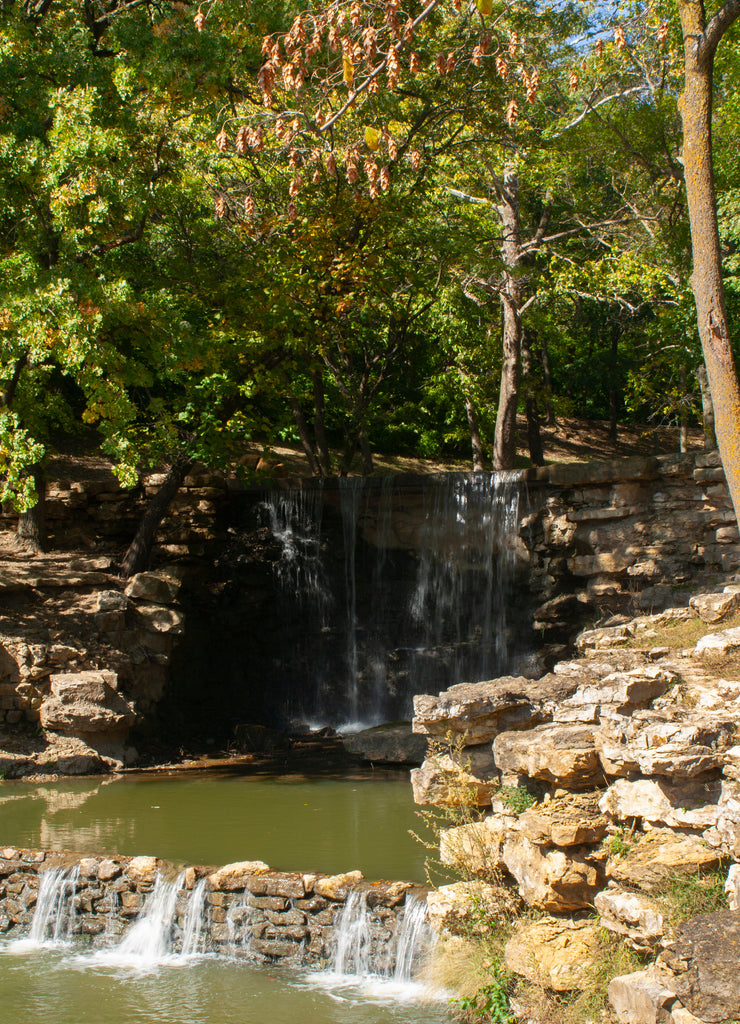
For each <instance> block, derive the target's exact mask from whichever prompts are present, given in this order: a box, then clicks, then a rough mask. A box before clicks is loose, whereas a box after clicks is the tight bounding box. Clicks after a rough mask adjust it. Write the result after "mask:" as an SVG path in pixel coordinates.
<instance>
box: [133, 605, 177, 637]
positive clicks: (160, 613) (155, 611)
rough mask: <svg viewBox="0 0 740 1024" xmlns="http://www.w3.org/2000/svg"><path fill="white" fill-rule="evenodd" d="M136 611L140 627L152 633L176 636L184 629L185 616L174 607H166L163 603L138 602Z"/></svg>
mask: <svg viewBox="0 0 740 1024" xmlns="http://www.w3.org/2000/svg"><path fill="white" fill-rule="evenodd" d="M136 611H137V615H138V618H139V625H140V626H141V628H143V629H147V630H149V631H151V632H152V633H167V634H171V635H174V636H177V635H178V634H180V633H182V631H183V629H184V624H185V616H184V615H183V614H182V612H178V611H176V610H175V609H174V608H168V607H167V606H166V605H163V604H139V605H137V606H136Z"/></svg>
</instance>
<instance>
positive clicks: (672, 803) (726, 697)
mask: <svg viewBox="0 0 740 1024" xmlns="http://www.w3.org/2000/svg"><path fill="white" fill-rule="evenodd" d="M738 590H740V588H738V586H737V583H735V582H732V583H730V584H728V586H727V587H725V588H724V590H723V592H721V593H716V594H706V595H702V596H701V597H698V598H696V599H694V600H692V607H691V608H690V609H684V608H680V609H667V610H666V611H664V612H662V613H660V614H657V615H652V616H642V617H640V618H637V619H634V620H630V621H624V622H622V623H620V624H619V625H618V626H615V627H611V628H604V629H597V630H591V631H588V632H586V633H584V634H582V635H581V636H580V638H579V640H578V644H577V649H578V651H579V653H580V657H577V658H574V659H573V660H571V661H569V662H561V663H559V664H557V665H555V667H554V670H553V671H552V672H551V673H549V674H547V675H546V676H544V677H543V678H541V679H539V680H537V681H534V682H533V681H530V680H527V679H524V678H521V677H502V678H500V679H496V680H492V681H489V682H485V683H478V684H462V685H458V686H453V687H451V688H450V689H449V690H447V691H445V692H443V693H441V694H439V695H438V696H437V697H433V696H428V695H424V696H420V697H417V698H416V700H415V719H414V730H415V731H416V732H418V733H420V734H422V735H426V736H427V737H428V739H430V740H431V741H432V748H431V749H432V750H433V753H432V754H431V755H429V756H428V758H427V760H426V761H425V762H424V764H423V765H422V766H421V768H419V769H416V770H415V771H414V772H412V783H413V787H414V796H415V799H416V801H417V803H420V804H437V805H444V804H450V803H456V802H457V803H459V802H461V801H462V800H463V799H464V794H465V793H467V794H468V796H469V798H471V799H472V801H473V803H474V804H477V806H478V807H479V808H480V809H481V811H482V812H483V813H484V815H485V816H484V817H483V818H482V820H480V821H477V822H473V823H471V824H466V825H460V826H458V827H456V828H451V829H448V830H447V831H445V832H443V834H442V837H441V844H440V845H441V859H442V861H443V862H444V863H446V864H448V865H451V866H452V867H454V868H457V869H458V870H459V871H460V872H461V873H462V874H463V875H467V876H468V877H473V878H474V879H475V877H476V876H477V878H478V879H479V881H478V882H473V883H457V886H451V887H443V888H442V889H441V890H440V892H439V893H438V894H432V895H431V896H430V910H431V915H432V920H433V921H434V922H435V923H436V927H437V928H438V930H440V931H441V932H442V933H443V934H447V935H448V936H449V935H450V934H454V933H455V932H459V931H460V926H459V921H460V919H461V918H464V917H465V913H466V911H465V908H466V904H468V905H469V904H470V902H471V890H470V885H471V884H473V885H475V886H477V888H476V890H475V895H474V897H472V900H473V902H474V903H475V904H476V905H480V904H481V901H484V902H485V901H486V900H487V902H488V905H489V906H490V908H491V909H490V913H491V914H492V915H494V916H495V915H497V914H501V913H503V914H504V915H510V914H511V911H512V908H513V907H515V906H516V904H517V902H518V904H519V907H520V908H524V909H526V908H530V916H531V912H534V913H535V917H538V918H539V919H537V920H534V921H533V922H532V921H529V923H527V924H524V925H520V926H519V927H518V928H517V930H516V932H515V934H514V936H513V937H512V939H511V940H510V941H509V943H508V944H507V946H506V954H505V955H506V962H507V964H508V966H509V967H510V968H511V969H512V970H513V971H514V972H515V973H518V974H520V975H522V976H524V977H526V978H528V979H530V980H531V981H532V982H535V983H536V984H537V985H544V986H545V987H546V988H549V989H552V990H554V991H557V992H564V991H568V990H572V989H578V988H580V987H583V986H584V985H585V984H586V976H587V974H588V970H587V968H588V965H589V963H590V962H593V960H594V958H595V957H597V956H598V949H599V946H600V941H599V930H600V929H601V928H605V929H607V930H608V931H609V932H611V933H613V934H614V935H615V936H618V937H619V938H620V940H622V941H624V942H626V943H627V944H628V945H629V946H630V947H632V948H633V949H634V950H636V951H638V952H639V953H640V954H641V955H642V956H643V958H644V959H645V961H646V964H647V966H646V968H645V970H643V971H641V972H638V973H637V974H635V975H628V976H625V977H622V978H618V979H615V980H614V981H613V982H612V985H611V987H610V998H611V1004H612V1010H613V1012H614V1014H615V1016H616V1019H617V1020H619V1021H620V1022H624V1024H656V1022H659V1021H666V1022H667V1021H671V1022H672V1024H689V1022H690V1021H691V1020H692V1019H694V1018H695V1019H696V1020H698V1021H706V1022H716V1021H724V1020H726V1019H736V1018H738V1017H740V974H738V972H737V955H736V949H735V947H733V949H734V950H735V951H734V953H733V956H734V957H735V959H734V961H733V963H734V969H735V981H734V983H733V984H729V982H728V981H727V965H726V964H724V967H725V974H724V975H723V976H721V977H720V974H721V972H720V969H719V967H716V968H715V966H712V965H716V964H719V963H720V962H723V960H726V959H727V957H726V956H724V954H723V952H722V949H721V947H722V938H721V936H722V934H723V932H724V933H726V934H732V935H734V934H735V929H737V932H738V935H739V936H740V909H737V908H738V907H740V887H739V886H738V882H740V865H738V866H735V867H733V869H732V870H731V872H730V881H729V882H728V886H729V888H730V889H731V891H732V895H731V901H730V906H731V908H732V909H730V910H728V911H722V912H720V914H719V917H718V919H717V921H714V918H715V917H717V915H714V914H710V915H705V916H706V917H707V920H706V921H705V922H704V923H703V924H702V923H701V922H702V919H701V918H697V919H696V921H697V922H699V924H696V923H694V922H691V921H690V922H687V923H686V924H684V925H681V926H679V927H678V928H677V930H676V931H675V934H674V933H672V932H671V929H670V927H669V922H668V920H667V913H666V910H665V907H664V905H663V904H661V899H660V896H661V890H662V889H663V888H665V886H666V885H667V884H668V883H669V882H670V881H671V880H672V879H674V878H675V877H676V876H680V875H685V874H697V875H700V876H701V875H703V874H705V873H707V872H714V871H717V870H723V871H724V870H726V863H727V862H728V861H737V860H740V745H738V742H737V728H738V722H740V681H738V680H737V679H732V678H730V679H725V678H716V677H715V675H714V674H713V673H712V672H711V671H710V670H709V669H708V668H707V665H708V664H709V663H707V662H706V661H705V660H703V656H702V650H705V649H707V648H708V649H715V648H716V647H717V646H718V645H720V647H721V649H722V650H723V651H724V652H725V653H727V652H728V651H731V650H733V649H734V648H735V647H737V646H739V645H740V638H736V637H735V636H734V633H735V631H733V630H722V628H721V624H722V619H723V617H725V616H726V615H728V614H730V613H731V612H733V611H734V610H735V609H736V607H737V599H736V594H737V592H738ZM697 616H700V617H701V618H702V619H703V621H705V622H707V623H710V624H715V623H716V624H717V625H712V627H711V628H713V629H716V630H718V632H717V633H714V634H712V635H713V636H715V638H717V637H718V638H720V639H716V641H715V643H714V645H712V644H709V643H708V642H707V639H708V638H705V640H704V641H702V643H700V644H697V646H696V648H694V649H692V650H689V651H685V652H673V653H672V654H671V653H670V652H668V651H667V650H665V651H663V650H657V649H654V648H653V647H651V642H652V635H657V632H658V630H659V629H660V628H662V627H663V626H665V625H666V623H670V622H673V621H678V622H681V621H683V620H688V619H692V620H694V621H695V620H696V617H697ZM738 632H740V631H738ZM723 637H724V639H722V638H723ZM725 671H726V670H725ZM435 741H436V745H435ZM524 795H528V796H527V802H530V803H533V806H530V807H528V808H527V809H525V810H521V809H520V810H519V813H516V811H515V810H514V809H513V808H515V807H516V801H517V799H521V798H522V796H524ZM502 890H503V892H502ZM484 893H485V894H486V895H485V896H484V895H483V894H484ZM594 911H596V914H597V918H596V919H594V916H593V914H594ZM540 915H541V916H540ZM720 918H721V920H720ZM712 937H714V939H713V941H715V942H716V943H717V948H716V949H714V950H713V949H712ZM713 1000H714V1001H715V1002H716V1006H717V1007H718V1009H712V1001H713ZM720 1009H721V1012H720ZM522 1012H524V1011H522ZM687 1014H688V1016H687ZM691 1014H693V1015H694V1018H692V1016H691ZM718 1014H719V1015H718ZM525 1016H526V1014H525Z"/></svg>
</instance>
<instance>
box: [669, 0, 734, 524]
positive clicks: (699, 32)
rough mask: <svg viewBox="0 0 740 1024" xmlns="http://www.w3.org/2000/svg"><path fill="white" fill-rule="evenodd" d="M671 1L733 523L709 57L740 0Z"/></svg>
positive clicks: (730, 411)
mask: <svg viewBox="0 0 740 1024" xmlns="http://www.w3.org/2000/svg"><path fill="white" fill-rule="evenodd" d="M677 4H678V12H679V15H680V18H681V30H682V34H683V42H684V92H683V95H682V97H681V101H680V110H681V118H682V122H683V131H684V147H683V166H684V179H685V182H686V200H687V203H688V210H689V223H690V225H691V249H692V256H693V266H694V269H693V273H692V275H691V287H692V291H693V293H694V300H695V302H696V314H697V322H698V327H699V336H700V338H701V343H702V351H703V353H704V362H705V365H706V369H707V376H708V378H709V388H710V391H711V395H712V403H713V406H714V415H715V430H716V435H717V444H718V447H719V453H720V457H721V459H722V466H723V468H724V471H725V476H726V478H727V485H728V487H729V490H730V496H731V498H732V504H733V506H734V509H735V515H736V516H737V518H738V521H740V384H739V383H738V376H737V370H736V367H735V360H734V355H733V351H732V344H731V340H730V329H729V323H728V316H727V306H726V302H725V292H724V283H723V276H722V250H721V246H720V238H719V227H718V222H717V202H716V193H715V188H714V168H713V162H712V100H713V70H714V59H715V54H716V52H717V47H718V46H719V44H720V42H721V40H722V38H723V36H724V35H725V33H726V32H727V30H728V28H729V27H730V26H731V25H732V24H733V22H734V21H735V20H736V19H737V18H738V16H739V15H740V0H727V2H726V3H725V4H723V6H722V7H720V8H719V10H718V11H716V13H715V14H714V15H712V16H711V17H710V18H707V14H706V11H705V8H704V5H703V3H701V2H699V0H677Z"/></svg>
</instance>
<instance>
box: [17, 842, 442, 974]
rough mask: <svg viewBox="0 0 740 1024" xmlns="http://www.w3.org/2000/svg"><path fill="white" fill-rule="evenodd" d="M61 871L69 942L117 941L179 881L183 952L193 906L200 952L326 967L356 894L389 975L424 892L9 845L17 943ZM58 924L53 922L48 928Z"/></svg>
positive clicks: (176, 936) (177, 934) (354, 880)
mask: <svg viewBox="0 0 740 1024" xmlns="http://www.w3.org/2000/svg"><path fill="white" fill-rule="evenodd" d="M58 870H63V871H64V872H65V873H66V878H67V880H68V882H67V888H66V890H65V891H64V892H63V893H62V900H61V902H60V904H58V906H61V915H62V917H63V918H64V921H62V922H61V924H62V927H63V928H64V929H68V930H67V931H66V932H63V934H65V935H67V936H68V937H70V938H74V937H79V936H83V937H84V936H87V937H88V939H89V942H90V943H91V944H92V945H93V946H111V945H114V944H115V943H116V942H117V941H119V940H120V938H121V937H122V936H123V935H124V933H125V932H127V930H128V929H129V928H130V927H131V925H132V923H133V922H134V921H135V920H136V919H137V917H139V915H141V914H142V913H146V911H147V906H148V904H147V900H148V899H149V898H150V897H151V895H152V893H153V892H154V891H155V889H156V887H157V885H158V884H160V885H161V884H162V881H163V880H166V881H168V882H170V883H174V884H176V885H177V890H176V893H175V892H173V896H174V904H173V908H172V914H171V919H170V918H168V919H166V920H163V921H162V925H163V929H164V931H165V932H166V941H167V943H168V946H169V948H171V949H172V950H173V951H174V952H178V951H180V950H181V949H182V944H183V935H184V932H185V930H186V926H187V919H188V913H189V906H190V907H191V911H190V912H191V915H192V913H195V914H196V915H197V916H198V919H199V921H200V924H201V941H200V946H199V950H198V951H200V952H214V951H215V952H223V953H228V954H232V955H233V954H235V953H242V954H245V955H249V956H250V957H251V958H253V959H257V960H263V961H278V962H284V963H301V964H311V965H325V964H326V963H327V962H328V961H329V960H330V958H331V955H332V950H333V942H334V939H335V928H336V925H337V921H338V918H339V915H340V914H341V912H342V910H343V909H344V907H345V905H346V903H347V901H348V899H349V897H350V895H351V894H352V893H356V894H365V901H364V902H365V904H366V907H367V917H366V923H367V925H368V929H369V930H368V950H367V952H368V955H369V956H371V957H372V958H373V961H374V962H375V963H377V964H383V965H384V966H385V969H386V971H390V972H392V970H393V958H394V938H395V937H396V933H397V931H398V928H399V922H400V921H401V920H402V918H403V912H404V908H405V905H406V900H407V898H410V897H411V896H413V895H418V894H419V893H421V892H423V890H422V889H421V888H420V887H418V886H414V885H413V884H412V883H410V882H377V883H373V884H370V883H365V882H364V881H363V879H362V875H361V874H360V872H359V871H353V872H350V873H348V874H343V875H333V876H327V875H319V874H301V873H298V872H291V873H285V872H278V871H271V870H270V869H269V868H268V867H267V865H266V864H263V863H262V862H260V861H245V862H240V863H237V864H229V865H226V866H225V867H221V868H213V867H203V866H198V867H189V868H187V869H185V870H184V871H181V870H180V869H179V868H175V866H174V865H173V864H171V863H169V862H167V861H161V860H157V859H156V858H154V857H119V856H113V857H101V856H85V857H83V856H80V855H79V854H75V853H69V852H66V853H62V852H50V851H44V850H29V849H18V848H15V847H4V848H0V933H2V934H4V935H6V936H7V937H9V938H17V937H21V936H24V937H25V936H27V935H28V934H29V931H30V929H31V925H32V921H33V918H34V913H35V911H36V909H37V906H38V904H39V893H40V888H41V885H42V883H43V879H44V876H45V875H47V877H50V875H49V873H50V872H53V871H58ZM201 883H204V888H205V892H204V893H202V891H201V893H200V895H204V900H203V903H202V906H201V905H200V902H199V900H198V899H196V897H195V893H196V892H197V891H198V890H199V886H200V884H201ZM201 890H202V887H201ZM60 891H62V890H61V889H60ZM196 903H197V904H198V905H197V906H196V905H195V904H196ZM149 905H151V904H149ZM72 909H73V910H74V913H73V914H72V913H70V910H72ZM56 924H57V921H56V920H55V919H50V920H49V922H48V926H47V928H48V929H49V930H51V929H52V928H54V927H55V926H56ZM44 934H46V932H45V933H44ZM57 934H59V931H58V932H57ZM43 937H44V936H43V935H42V936H41V938H43ZM193 951H194V950H193Z"/></svg>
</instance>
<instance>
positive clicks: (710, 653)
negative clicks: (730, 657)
mask: <svg viewBox="0 0 740 1024" xmlns="http://www.w3.org/2000/svg"><path fill="white" fill-rule="evenodd" d="M738 647H740V626H735V627H734V628H733V629H723V630H722V631H721V632H720V633H708V634H707V635H706V636H703V637H702V638H701V640H699V642H698V643H697V645H696V647H695V648H694V654H697V655H700V656H702V657H721V656H724V655H726V654H729V653H730V651H734V650H737V648H738Z"/></svg>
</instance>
